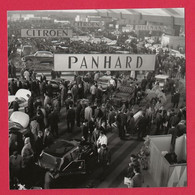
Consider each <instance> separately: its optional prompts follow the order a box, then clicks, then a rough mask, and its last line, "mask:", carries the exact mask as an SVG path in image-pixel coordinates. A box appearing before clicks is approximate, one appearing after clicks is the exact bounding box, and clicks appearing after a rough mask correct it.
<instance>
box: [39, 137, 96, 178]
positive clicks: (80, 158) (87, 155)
mask: <svg viewBox="0 0 195 195" xmlns="http://www.w3.org/2000/svg"><path fill="white" fill-rule="evenodd" d="M93 156H94V150H93V147H92V145H91V144H89V143H85V144H81V142H79V141H76V140H71V141H68V140H62V139H60V140H57V141H56V142H54V144H52V145H50V146H48V147H47V148H45V149H44V150H43V151H42V153H41V154H40V157H39V159H38V165H39V166H40V167H42V168H44V169H47V170H49V171H51V172H53V177H54V178H55V179H57V178H59V177H62V176H67V175H77V174H86V173H87V167H88V165H89V164H90V163H89V162H90V160H91V159H92V158H93Z"/></svg>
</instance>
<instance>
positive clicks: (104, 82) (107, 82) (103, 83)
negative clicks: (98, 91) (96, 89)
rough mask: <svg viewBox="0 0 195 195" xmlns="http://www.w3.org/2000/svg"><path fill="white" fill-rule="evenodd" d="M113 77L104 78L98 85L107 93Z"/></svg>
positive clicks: (100, 79)
mask: <svg viewBox="0 0 195 195" xmlns="http://www.w3.org/2000/svg"><path fill="white" fill-rule="evenodd" d="M110 80H111V76H106V75H105V76H102V77H100V78H99V79H98V81H97V84H98V86H101V88H102V90H103V91H106V90H107V88H108V87H109V86H110Z"/></svg>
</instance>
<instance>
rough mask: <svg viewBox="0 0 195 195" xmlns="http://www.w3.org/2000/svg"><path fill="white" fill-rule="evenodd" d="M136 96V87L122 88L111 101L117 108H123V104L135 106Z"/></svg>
mask: <svg viewBox="0 0 195 195" xmlns="http://www.w3.org/2000/svg"><path fill="white" fill-rule="evenodd" d="M134 96H135V86H134V85H132V86H120V87H118V88H117V90H116V92H115V93H114V94H113V97H112V99H111V101H112V103H113V105H114V106H116V107H121V106H122V104H123V103H125V104H133V101H134Z"/></svg>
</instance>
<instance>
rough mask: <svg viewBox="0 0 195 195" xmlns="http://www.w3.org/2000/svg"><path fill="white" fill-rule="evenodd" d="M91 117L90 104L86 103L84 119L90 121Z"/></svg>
mask: <svg viewBox="0 0 195 195" xmlns="http://www.w3.org/2000/svg"><path fill="white" fill-rule="evenodd" d="M91 118H92V108H91V106H90V105H88V106H87V107H86V108H85V120H87V121H91Z"/></svg>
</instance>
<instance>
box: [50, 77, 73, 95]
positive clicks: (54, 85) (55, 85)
mask: <svg viewBox="0 0 195 195" xmlns="http://www.w3.org/2000/svg"><path fill="white" fill-rule="evenodd" d="M48 81H49V82H50V84H51V86H52V89H53V95H54V96H55V95H58V93H59V92H60V84H61V83H63V84H64V85H69V83H70V81H68V80H66V79H62V78H56V79H52V80H48Z"/></svg>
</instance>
